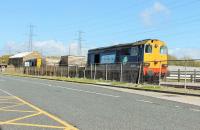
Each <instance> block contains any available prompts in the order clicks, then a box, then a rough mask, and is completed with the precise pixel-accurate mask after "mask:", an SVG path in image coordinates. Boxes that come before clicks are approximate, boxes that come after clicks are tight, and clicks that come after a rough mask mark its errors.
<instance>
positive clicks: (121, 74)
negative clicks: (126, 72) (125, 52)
mask: <svg viewBox="0 0 200 130" xmlns="http://www.w3.org/2000/svg"><path fill="white" fill-rule="evenodd" d="M122 81H123V64H122V63H121V64H120V82H122Z"/></svg>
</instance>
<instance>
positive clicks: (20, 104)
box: [0, 103, 24, 109]
mask: <svg viewBox="0 0 200 130" xmlns="http://www.w3.org/2000/svg"><path fill="white" fill-rule="evenodd" d="M22 105H24V103H19V104H16V105H9V106H5V107H1V108H0V109H7V108H13V107H18V106H22Z"/></svg>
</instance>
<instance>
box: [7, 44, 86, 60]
mask: <svg viewBox="0 0 200 130" xmlns="http://www.w3.org/2000/svg"><path fill="white" fill-rule="evenodd" d="M69 46H70V54H71V55H79V53H78V51H79V49H78V44H77V43H76V42H73V43H69V44H64V43H63V42H61V41H56V40H44V41H35V42H34V43H33V50H34V51H38V52H40V53H42V54H43V55H44V56H63V55H68V54H69ZM4 50H5V52H4V53H9V51H10V52H11V53H12V54H16V53H19V52H24V51H28V43H16V42H13V41H12V42H7V43H6V44H5V45H4ZM87 51H88V49H87V48H82V55H84V56H86V55H87Z"/></svg>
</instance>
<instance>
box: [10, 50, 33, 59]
mask: <svg viewBox="0 0 200 130" xmlns="http://www.w3.org/2000/svg"><path fill="white" fill-rule="evenodd" d="M31 53H33V52H22V53H18V54H16V55H13V56H10V57H9V58H11V59H14V58H23V57H25V56H27V55H29V54H31Z"/></svg>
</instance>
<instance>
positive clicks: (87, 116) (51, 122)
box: [0, 75, 200, 130]
mask: <svg viewBox="0 0 200 130" xmlns="http://www.w3.org/2000/svg"><path fill="white" fill-rule="evenodd" d="M15 96H16V97H15ZM16 98H17V99H16ZM10 100H12V101H10ZM13 102H15V103H16V102H17V103H18V104H20V102H22V103H24V104H22V105H23V106H16V107H15V106H14V107H13V108H12V109H3V110H2V111H1V108H2V107H5V104H6V103H7V104H9V103H13ZM3 105H4V106H3ZM15 105H16V104H15ZM12 106H13V104H12V105H11V107H12ZM6 110H7V111H6ZM8 110H10V111H8ZM12 110H13V111H12ZM14 110H16V111H14ZM17 110H18V111H17ZM35 111H38V113H35V115H34V114H32V115H31V116H30V117H26V116H27V115H25V114H27V113H28V112H30V113H31V112H35ZM26 112H27V113H26ZM37 114H38V115H37ZM16 116H19V117H16ZM20 117H21V118H20ZM23 117H25V118H23ZM13 118H14V119H17V120H13ZM9 121H10V122H9ZM3 122H7V123H4V124H3ZM0 125H1V127H2V129H3V130H8V129H11V130H13V129H20V130H23V129H24V130H26V129H34V130H38V129H42V130H43V129H45V130H46V129H47V130H49V129H64V128H65V127H68V125H73V126H75V127H77V128H78V129H80V130H199V129H200V107H199V106H195V105H189V104H184V103H179V102H174V101H169V100H164V99H158V98H154V97H149V96H144V95H138V94H134V93H128V92H121V91H116V90H112V89H107V88H103V87H101V86H94V85H82V84H76V83H67V82H58V81H51V80H41V79H32V78H22V77H11V76H3V75H0Z"/></svg>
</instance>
